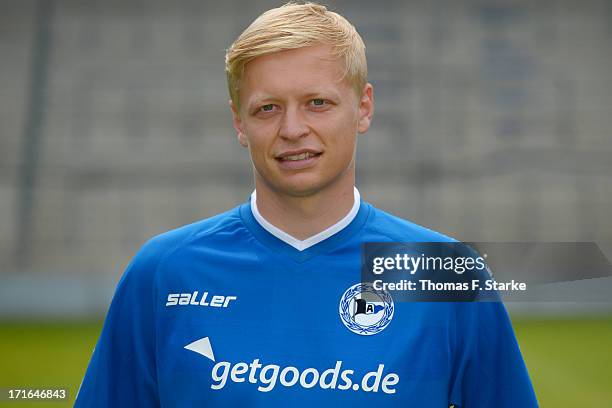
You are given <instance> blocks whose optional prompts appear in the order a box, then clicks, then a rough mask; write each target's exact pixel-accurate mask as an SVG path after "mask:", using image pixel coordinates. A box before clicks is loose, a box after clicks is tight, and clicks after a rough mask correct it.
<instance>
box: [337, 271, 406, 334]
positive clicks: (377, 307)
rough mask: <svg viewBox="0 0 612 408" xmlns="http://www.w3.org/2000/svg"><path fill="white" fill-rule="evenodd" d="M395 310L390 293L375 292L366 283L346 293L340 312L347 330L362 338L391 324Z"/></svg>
mask: <svg viewBox="0 0 612 408" xmlns="http://www.w3.org/2000/svg"><path fill="white" fill-rule="evenodd" d="M394 309H395V308H394V305H393V298H392V297H391V295H390V294H389V292H386V291H380V290H375V289H374V287H373V286H372V284H371V283H368V282H364V283H358V284H356V285H353V286H351V287H350V288H348V289H347V290H346V292H344V295H342V297H341V298H340V305H339V307H338V312H339V313H340V320H342V323H344V325H345V326H346V328H347V329H349V330H350V331H352V332H353V333H356V334H360V335H362V336H371V335H373V334H376V333H380V332H381V331H383V330H384V329H385V327H387V326H388V325H389V323H391V319H393V312H394Z"/></svg>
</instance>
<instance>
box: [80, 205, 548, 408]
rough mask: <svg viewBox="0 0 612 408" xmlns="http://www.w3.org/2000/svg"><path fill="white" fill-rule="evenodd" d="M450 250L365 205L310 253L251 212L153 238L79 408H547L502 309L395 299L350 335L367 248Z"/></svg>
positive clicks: (130, 274)
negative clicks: (367, 328)
mask: <svg viewBox="0 0 612 408" xmlns="http://www.w3.org/2000/svg"><path fill="white" fill-rule="evenodd" d="M449 240H450V239H449V238H447V237H445V236H443V235H440V234H438V233H435V232H433V231H430V230H428V229H425V228H423V227H420V226H417V225H415V224H413V223H410V222H408V221H405V220H401V219H399V218H396V217H394V216H391V215H389V214H387V213H385V212H383V211H380V210H378V209H375V208H374V207H372V206H371V205H369V204H367V203H365V202H362V203H361V207H360V210H359V213H358V214H357V216H356V217H355V219H354V220H353V221H352V222H351V224H349V225H348V226H347V227H346V228H344V229H343V230H342V231H340V232H338V233H337V234H335V235H333V236H332V237H330V238H328V239H326V240H324V241H323V242H320V243H318V244H316V245H314V246H312V247H310V248H308V249H306V250H304V251H302V252H300V251H297V250H296V249H294V248H293V247H291V246H290V245H287V244H286V243H284V242H282V241H281V240H279V239H277V238H276V237H275V236H273V235H271V234H270V233H269V232H267V231H266V230H265V229H263V228H262V227H261V226H260V225H259V224H258V223H257V221H256V220H255V219H254V218H253V215H252V213H251V209H250V204H249V203H246V204H244V205H241V206H239V207H237V208H235V209H233V210H231V211H228V212H227V213H224V214H221V215H219V216H216V217H213V218H210V219H207V220H203V221H200V222H197V223H194V224H191V225H188V226H185V227H182V228H180V229H177V230H174V231H171V232H168V233H165V234H162V235H160V236H158V237H155V238H153V239H152V240H151V241H149V242H148V243H147V244H145V245H144V247H143V248H142V249H141V250H140V251H139V253H138V254H137V255H136V257H135V258H134V260H133V261H132V263H131V264H130V265H129V267H128V268H127V270H126V271H125V273H124V275H123V277H122V279H121V281H120V282H119V284H118V287H117V290H116V293H115V296H114V298H113V301H112V304H111V306H110V309H109V311H108V315H107V317H106V321H105V323H104V328H103V330H102V334H101V336H100V339H99V340H98V343H97V345H96V348H95V351H94V353H93V356H92V359H91V362H90V364H89V367H88V369H87V373H86V375H85V378H84V380H83V383H82V385H81V389H80V391H79V394H78V397H77V401H76V406H77V407H156V406H164V407H194V406H225V407H228V406H229V407H234V406H254V407H273V406H294V407H298V406H320V407H325V406H334V405H337V404H341V403H342V404H346V406H351V407H355V406H366V405H367V404H375V405H373V406H377V407H387V406H388V407H396V406H409V407H421V408H427V407H439V408H446V407H449V405H451V404H455V406H457V407H465V408H480V407H482V408H485V407H486V408H491V407H496V408H503V407H521V408H529V407H536V406H537V401H536V398H535V394H534V391H533V388H532V386H531V383H530V380H529V376H528V374H527V370H526V368H525V365H524V363H523V360H522V357H521V354H520V351H519V348H518V345H517V342H516V339H515V337H514V334H513V331H512V327H511V324H510V320H509V318H508V315H507V313H506V311H505V309H504V306H503V304H501V303H499V302H482V303H481V302H468V303H466V302H464V303H400V302H395V304H394V312H393V317H392V319H391V321H390V323H389V324H388V326H386V327H385V328H384V330H382V331H380V332H379V333H377V334H374V335H369V336H363V335H359V334H356V333H354V332H352V331H350V330H349V329H348V328H347V327H346V326H345V325H344V324H343V322H342V320H341V318H340V315H339V302H340V299H341V298H342V296H343V294H344V293H345V291H347V289H349V288H350V287H351V286H353V285H355V284H357V283H359V281H360V261H361V246H362V244H363V243H364V242H411V241H415V242H427V241H429V242H431V241H434V242H440V241H443V242H446V241H449ZM196 292H197V293H196ZM373 310H374V312H375V313H378V312H379V311H380V307H376V308H374V309H373ZM380 313H382V312H380ZM194 344H196V345H194ZM188 345H192V346H190V347H191V349H189V348H185V346H188ZM194 348H195V349H197V350H198V351H194V350H193V349H194Z"/></svg>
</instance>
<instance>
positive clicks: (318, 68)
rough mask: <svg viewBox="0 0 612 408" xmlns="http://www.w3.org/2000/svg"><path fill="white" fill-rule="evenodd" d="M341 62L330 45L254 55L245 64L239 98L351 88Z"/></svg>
mask: <svg viewBox="0 0 612 408" xmlns="http://www.w3.org/2000/svg"><path fill="white" fill-rule="evenodd" d="M350 89H351V86H350V84H349V83H348V80H347V79H346V78H344V62H343V60H342V59H341V58H339V57H337V56H335V55H333V54H332V52H331V47H330V46H326V45H318V46H312V47H304V48H298V49H294V50H285V51H280V52H276V53H273V54H268V55H264V56H262V57H258V58H255V59H254V60H252V61H250V62H249V63H248V64H246V66H245V68H244V75H243V77H242V81H241V87H240V100H241V102H247V103H248V101H249V100H251V99H252V98H259V97H262V96H264V95H269V96H275V97H277V96H290V95H300V94H309V93H317V92H336V93H343V92H346V91H347V90H350Z"/></svg>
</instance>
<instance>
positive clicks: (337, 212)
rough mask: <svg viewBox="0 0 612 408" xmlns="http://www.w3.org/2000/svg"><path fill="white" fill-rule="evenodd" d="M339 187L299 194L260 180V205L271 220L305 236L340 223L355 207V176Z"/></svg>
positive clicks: (289, 232)
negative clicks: (291, 193)
mask: <svg viewBox="0 0 612 408" xmlns="http://www.w3.org/2000/svg"><path fill="white" fill-rule="evenodd" d="M337 187H338V188H334V189H329V190H328V191H320V192H317V193H316V194H313V195H310V196H305V197H302V196H299V197H296V196H290V195H286V194H278V193H277V192H275V191H274V190H272V189H270V188H268V186H266V185H265V184H264V183H258V182H257V181H256V182H255V188H256V191H257V197H256V202H257V209H258V210H259V213H260V214H261V216H262V217H264V218H265V219H266V220H267V221H268V222H269V223H270V224H272V225H274V226H275V227H277V228H279V229H280V230H282V231H284V232H286V233H287V234H289V235H291V236H292V237H294V238H297V239H299V240H304V239H306V238H308V237H311V236H313V235H316V234H318V233H319V232H321V231H324V230H325V229H327V228H329V227H331V226H332V225H334V224H336V223H337V222H338V221H340V220H341V219H342V218H344V217H345V216H346V215H347V214H348V213H349V211H350V210H351V208H352V207H353V204H354V201H355V198H354V197H355V196H354V180H352V182H351V183H350V184H349V183H346V185H343V186H337Z"/></svg>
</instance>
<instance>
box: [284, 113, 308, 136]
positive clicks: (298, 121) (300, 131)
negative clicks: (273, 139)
mask: <svg viewBox="0 0 612 408" xmlns="http://www.w3.org/2000/svg"><path fill="white" fill-rule="evenodd" d="M308 132H309V128H308V125H307V123H306V121H305V118H304V117H303V113H302V112H300V110H299V108H287V109H286V110H285V112H284V114H283V117H282V120H281V124H280V129H279V131H278V134H279V136H280V137H282V138H283V139H286V140H289V141H295V140H298V139H300V138H301V137H303V136H306V135H307V134H308Z"/></svg>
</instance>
